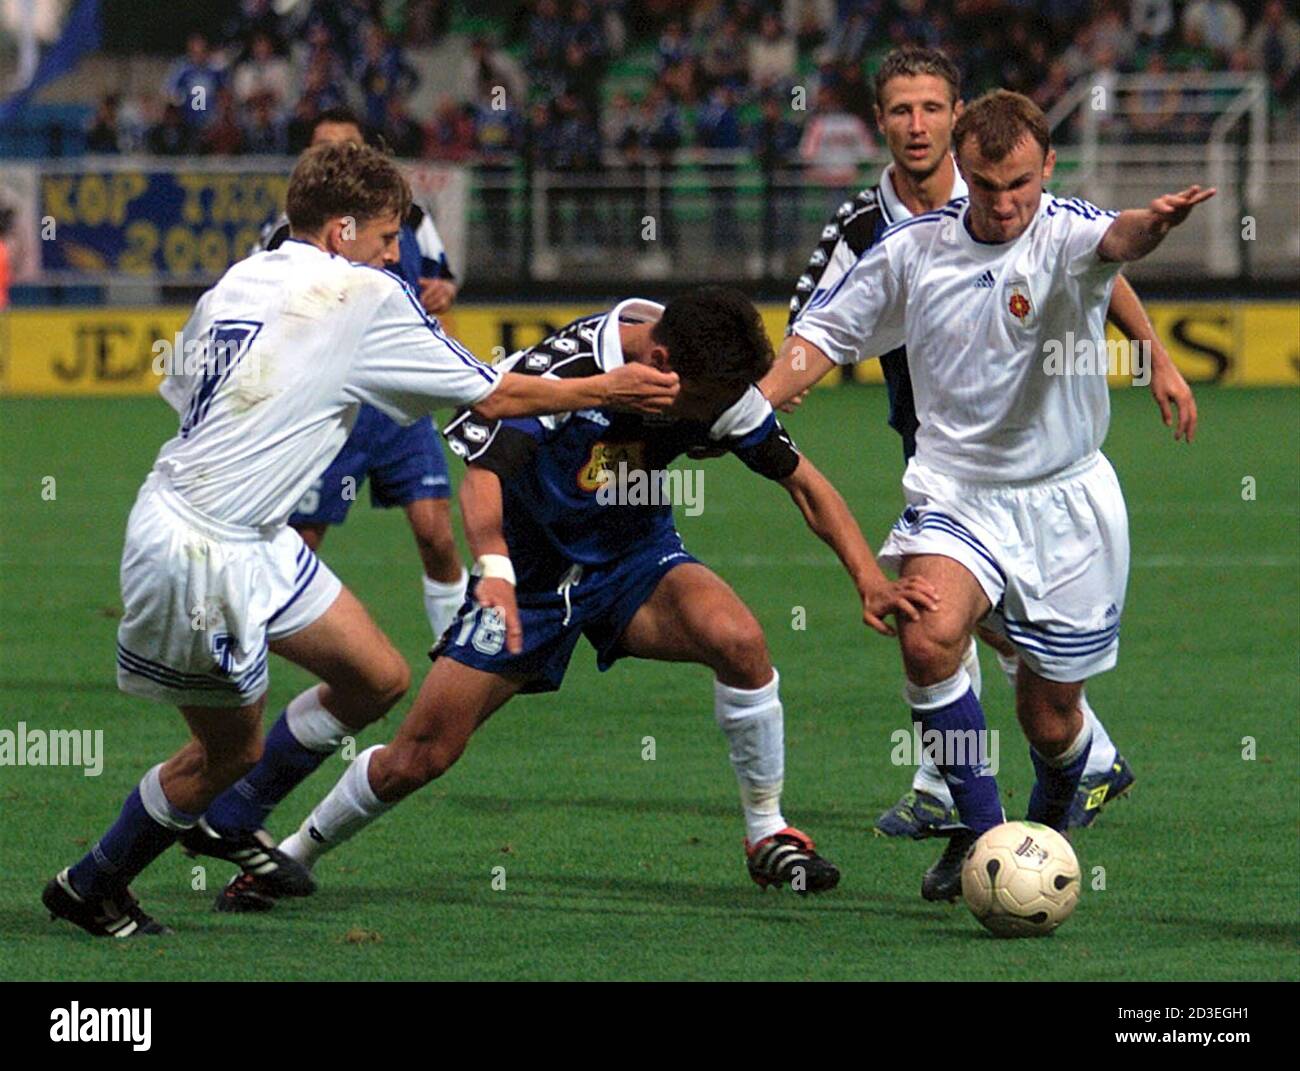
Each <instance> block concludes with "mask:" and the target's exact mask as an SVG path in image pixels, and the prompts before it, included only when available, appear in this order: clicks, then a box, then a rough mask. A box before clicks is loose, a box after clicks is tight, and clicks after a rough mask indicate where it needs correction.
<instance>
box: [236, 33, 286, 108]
mask: <svg viewBox="0 0 1300 1071" xmlns="http://www.w3.org/2000/svg"><path fill="white" fill-rule="evenodd" d="M234 87H235V100H236V101H238V102H239V104H240V105H242V106H245V107H246V106H248V105H249V104H250V103H251V102H252V100H253V98H254V97H259V96H260V97H269V98H270V105H271V109H272V111H275V112H282V111H284V110H286V109H287V108H288V107H289V102H290V101H292V100H293V99H294V84H293V71H292V70H291V69H290V67H289V61H288V60H286V59H285V58H284V57H283V56H277V55H276V54H275V44H274V42H273V41H272V39H271V37H270V36H269V35H268V34H265V33H258V34H256V35H254V37H253V40H252V43H251V44H250V45H249V56H248V59H246V60H244V61H243V62H242V63H241V64H239V66H238V67H236V68H235V79H234Z"/></svg>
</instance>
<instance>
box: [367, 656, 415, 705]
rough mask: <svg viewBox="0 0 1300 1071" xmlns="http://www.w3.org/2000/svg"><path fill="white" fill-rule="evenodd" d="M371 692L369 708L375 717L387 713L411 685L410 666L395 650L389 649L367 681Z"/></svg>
mask: <svg viewBox="0 0 1300 1071" xmlns="http://www.w3.org/2000/svg"><path fill="white" fill-rule="evenodd" d="M367 683H368V685H369V690H370V692H371V704H370V706H371V708H372V709H373V710H374V711H375V717H376V718H380V717H382V716H383V715H385V714H387V713H388V712H389V711H390V710H391V709H392V708H393V707H394V706H395V705H396V704H397V702H398V701H399V700H400V699H401V698H402V696H404V695H405V694H406V693H407V690H408V689H409V688H410V687H411V667H410V666H408V665H407V664H406V659H404V658H403V657H402V656H401V655H399V654H398V653H397V652H396V651H391V652H390V653H389V657H388V658H386V659H385V660H384V663H383V665H382V666H380V667H378V668H377V669H376V670H375V672H374V673H373V674H372V675H371V679H370V680H369V681H368V682H367Z"/></svg>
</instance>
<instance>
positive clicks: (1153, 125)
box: [1127, 51, 1182, 141]
mask: <svg viewBox="0 0 1300 1071" xmlns="http://www.w3.org/2000/svg"><path fill="white" fill-rule="evenodd" d="M1142 73H1143V74H1149V75H1152V76H1154V77H1157V78H1163V77H1165V76H1167V75H1168V74H1169V67H1168V65H1167V64H1166V62H1165V57H1164V54H1163V53H1162V52H1156V51H1153V52H1152V53H1151V55H1150V56H1149V57H1148V58H1147V65H1146V69H1145V70H1144V71H1143V72H1142ZM1181 97H1182V94H1181V93H1180V92H1179V89H1178V87H1177V85H1176V84H1171V85H1169V86H1168V87H1166V88H1163V89H1162V88H1158V87H1153V88H1150V89H1143V90H1139V91H1138V92H1136V93H1134V94H1132V95H1131V96H1130V97H1128V99H1127V105H1128V123H1129V127H1130V129H1132V130H1133V131H1134V132H1135V133H1138V134H1141V135H1142V137H1143V138H1144V139H1145V140H1148V141H1160V140H1169V139H1170V138H1171V135H1173V134H1174V133H1175V131H1176V130H1177V124H1178V111H1179V105H1180V103H1181Z"/></svg>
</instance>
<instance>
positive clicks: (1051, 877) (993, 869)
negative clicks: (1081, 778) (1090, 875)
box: [961, 822, 1079, 937]
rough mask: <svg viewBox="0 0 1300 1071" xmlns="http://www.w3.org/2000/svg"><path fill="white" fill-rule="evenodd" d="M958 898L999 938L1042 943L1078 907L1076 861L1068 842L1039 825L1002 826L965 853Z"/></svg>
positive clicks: (995, 828) (1077, 871)
mask: <svg viewBox="0 0 1300 1071" xmlns="http://www.w3.org/2000/svg"><path fill="white" fill-rule="evenodd" d="M961 894H962V896H963V897H964V898H965V900H966V906H967V907H969V908H970V909H971V913H972V914H973V915H974V916H975V917H976V918H977V919H979V920H980V922H981V923H982V924H983V925H984V927H985V928H986V929H988V930H991V931H992V932H993V933H995V934H997V935H998V936H999V937H1042V936H1044V935H1045V934H1049V933H1051V932H1052V931H1053V930H1054V929H1056V927H1058V926H1059V925H1061V923H1062V922H1064V921H1065V920H1066V919H1068V918H1069V917H1070V915H1071V914H1072V913H1073V911H1074V905H1075V904H1077V903H1078V902H1079V860H1078V859H1077V858H1075V855H1074V849H1073V848H1071V847H1070V842H1069V841H1068V840H1066V839H1065V838H1064V837H1063V836H1061V834H1059V833H1058V832H1056V830H1054V829H1052V828H1051V827H1049V826H1044V825H1040V824H1039V823H1038V822H1003V823H1002V825H1000V826H994V827H993V828H992V829H990V830H988V832H986V833H985V834H984V835H983V836H982V837H980V839H979V840H977V841H976V842H975V843H974V845H972V847H971V850H970V851H969V852H967V853H966V859H965V861H964V862H963V863H962V868H961Z"/></svg>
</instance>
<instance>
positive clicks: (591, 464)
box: [578, 442, 645, 494]
mask: <svg viewBox="0 0 1300 1071" xmlns="http://www.w3.org/2000/svg"><path fill="white" fill-rule="evenodd" d="M620 464H622V465H623V466H624V468H625V471H626V470H627V469H643V468H645V443H640V442H632V443H607V442H596V443H592V445H591V453H590V454H589V455H588V457H587V460H586V461H584V462H583V464H582V467H581V468H580V469H578V487H579V488H581V489H582V490H583V491H587V492H589V493H591V494H595V493H596V492H597V491H599V490H600V488H601V487H602V486H604V484H605V483H606V482H607V481H608V480H610V479H612V478H613V477H614V475H615V473H617V472H618V468H619V465H620Z"/></svg>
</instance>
